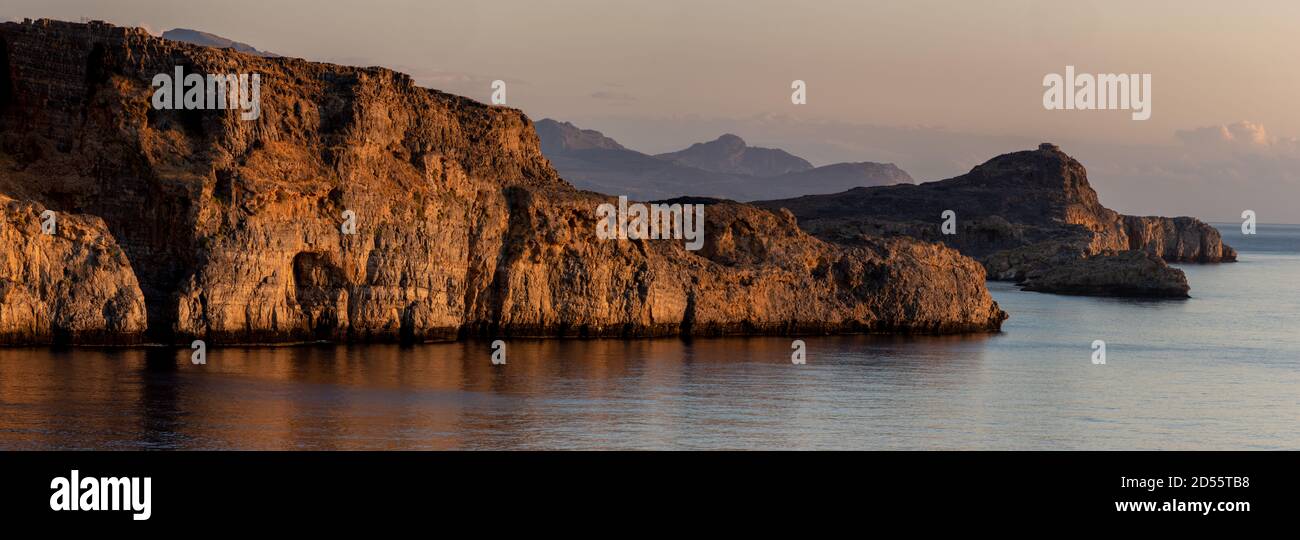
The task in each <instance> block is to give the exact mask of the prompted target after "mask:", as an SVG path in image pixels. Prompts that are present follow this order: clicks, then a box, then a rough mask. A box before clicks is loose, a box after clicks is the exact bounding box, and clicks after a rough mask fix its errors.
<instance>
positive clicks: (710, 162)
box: [655, 133, 813, 176]
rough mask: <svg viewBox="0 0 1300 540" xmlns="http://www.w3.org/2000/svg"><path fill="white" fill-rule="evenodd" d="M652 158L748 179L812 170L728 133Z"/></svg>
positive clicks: (802, 161) (809, 165) (792, 158)
mask: <svg viewBox="0 0 1300 540" xmlns="http://www.w3.org/2000/svg"><path fill="white" fill-rule="evenodd" d="M655 157H657V158H659V159H665V160H668V161H672V162H674V163H677V164H679V165H686V166H688V167H695V168H698V169H704V170H706V171H713V172H720V173H728V174H743V175H748V176H777V175H782V174H787V173H792V172H801V171H806V170H808V169H811V168H813V166H812V163H808V161H807V160H805V159H803V158H801V157H798V156H794V155H791V154H790V153H789V152H786V151H785V150H777V149H773V148H759V147H756V146H749V145H748V144H745V140H744V139H742V138H740V137H738V136H736V135H732V134H730V133H727V134H725V135H723V136H721V137H718V138H717V139H715V140H712V141H709V142H704V143H695V144H692V145H691V146H690V147H689V148H687V149H685V150H678V151H676V152H669V153H665V154H659V155H656V156H655Z"/></svg>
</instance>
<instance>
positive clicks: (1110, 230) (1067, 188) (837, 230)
mask: <svg viewBox="0 0 1300 540" xmlns="http://www.w3.org/2000/svg"><path fill="white" fill-rule="evenodd" d="M756 204H758V205H759V206H764V207H768V208H787V209H789V210H791V211H792V212H793V213H794V214H795V215H796V216H797V217H798V218H799V222H800V223H801V224H802V225H803V226H804V227H805V228H807V229H808V230H810V231H811V232H813V233H815V234H817V235H818V236H820V237H822V238H826V239H829V240H841V239H842V238H843V237H845V236H849V237H852V236H855V235H858V234H864V233H865V234H872V235H902V236H909V237H915V238H921V239H925V240H930V241H935V242H943V243H944V244H947V245H949V246H952V247H954V248H957V249H958V250H960V251H961V252H962V253H964V254H966V255H969V256H971V257H975V258H976V259H978V260H980V261H981V262H982V263H983V264H984V265H985V267H986V269H987V271H988V273H989V275H990V276H992V277H993V278H995V279H1006V280H1015V281H1025V280H1026V279H1028V278H1029V277H1031V276H1034V275H1043V274H1044V272H1046V271H1047V270H1049V269H1050V268H1052V267H1055V266H1059V265H1061V264H1065V263H1070V264H1071V265H1072V266H1071V267H1072V268H1076V269H1077V268H1079V265H1087V264H1090V263H1077V264H1076V263H1075V261H1080V260H1087V259H1094V258H1105V257H1112V256H1116V255H1118V254H1121V253H1122V252H1125V251H1129V250H1135V251H1140V252H1144V253H1146V254H1148V255H1151V256H1152V257H1155V258H1156V260H1155V262H1154V263H1152V262H1151V261H1149V260H1147V257H1127V256H1125V257H1120V258H1118V259H1116V260H1115V261H1110V262H1107V263H1105V264H1095V265H1093V266H1092V270H1093V271H1092V272H1090V274H1091V275H1092V277H1090V278H1089V279H1090V281H1089V284H1088V286H1087V287H1077V288H1073V289H1070V290H1069V291H1067V290H1065V289H1064V288H1063V289H1062V290H1061V291H1060V292H1078V291H1088V294H1105V291H1107V290H1108V288H1107V287H1106V284H1105V283H1104V280H1103V279H1102V278H1101V277H1100V276H1104V275H1110V276H1111V279H1113V281H1112V282H1111V283H1110V285H1111V286H1112V287H1111V288H1110V290H1114V291H1116V293H1115V294H1136V293H1135V291H1136V292H1141V291H1162V292H1160V293H1154V294H1153V295H1155V296H1176V294H1167V293H1166V292H1163V291H1170V290H1178V289H1179V288H1183V289H1185V287H1180V286H1179V285H1178V284H1177V283H1176V282H1178V281H1182V284H1181V285H1185V284H1186V278H1185V277H1184V276H1183V275H1182V272H1178V271H1177V270H1176V269H1173V268H1170V267H1168V265H1167V264H1165V263H1166V262H1227V261H1234V260H1236V256H1237V255H1236V252H1235V251H1233V249H1232V248H1231V247H1229V246H1227V245H1226V244H1224V243H1223V239H1222V238H1221V237H1220V235H1219V233H1218V231H1217V230H1215V229H1214V228H1213V227H1211V226H1209V225H1207V224H1205V223H1202V222H1201V221H1199V220H1196V219H1195V218H1190V217H1178V218H1164V217H1134V216H1125V215H1121V214H1119V213H1117V212H1115V211H1113V210H1110V209H1108V208H1106V207H1104V206H1102V205H1101V203H1100V201H1099V200H1098V198H1097V193H1096V191H1094V190H1093V189H1092V186H1091V185H1090V184H1089V183H1088V174H1087V171H1086V170H1085V169H1084V167H1083V165H1082V164H1080V163H1079V162H1078V161H1076V160H1075V159H1074V158H1071V157H1070V156H1068V155H1066V154H1065V153H1064V152H1062V151H1061V150H1060V148H1057V147H1056V146H1055V145H1051V144H1043V145H1041V146H1040V147H1039V148H1038V149H1037V150H1030V151H1024V152H1014V153H1010V154H1005V155H1002V156H998V157H995V158H993V159H991V160H989V161H988V162H985V163H984V164H982V165H979V166H977V167H975V168H974V169H972V170H971V171H970V172H969V173H967V174H965V175H962V176H958V177H956V178H951V179H948V180H942V181H938V182H928V183H924V184H919V185H895V186H883V187H871V188H858V189H854V190H850V191H847V192H844V193H839V194H835V195H818V196H808V197H800V198H796V199H785V200H779V201H766V202H760V203H756ZM948 210H951V211H953V212H954V213H955V215H956V219H957V230H956V231H955V234H950V235H945V234H942V231H941V230H940V224H941V223H942V222H943V220H944V218H943V215H944V212H945V211H948ZM1094 262H1095V263H1100V262H1101V261H1094ZM1124 265H1136V266H1134V267H1132V268H1128V269H1127V270H1125V271H1122V272H1115V271H1113V270H1115V269H1118V268H1120V267H1122V266H1124ZM1053 275H1060V274H1059V273H1053ZM1135 279H1136V280H1139V281H1140V283H1139V282H1134V281H1133V280H1135ZM1057 282H1060V283H1063V282H1062V281H1060V280H1052V283H1057ZM1171 283H1173V284H1174V285H1172V286H1171ZM1050 289H1051V287H1050V286H1049V285H1048V284H1046V283H1045V282H1042V281H1040V282H1039V283H1038V284H1037V285H1036V287H1034V290H1042V291H1049V290H1050Z"/></svg>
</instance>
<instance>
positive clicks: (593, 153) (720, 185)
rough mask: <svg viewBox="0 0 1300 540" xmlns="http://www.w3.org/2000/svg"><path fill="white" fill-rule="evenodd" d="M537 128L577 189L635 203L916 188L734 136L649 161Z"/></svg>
mask: <svg viewBox="0 0 1300 540" xmlns="http://www.w3.org/2000/svg"><path fill="white" fill-rule="evenodd" d="M536 126H537V136H538V137H539V138H540V139H541V148H542V153H543V154H544V155H545V156H546V157H547V158H548V159H550V160H551V164H552V165H553V166H554V167H555V169H556V170H557V171H559V173H560V175H561V176H563V177H564V178H565V179H566V180H568V181H569V182H571V183H573V185H575V186H577V187H580V188H582V189H590V190H593V191H599V192H601V193H607V194H613V195H627V196H629V197H632V198H634V199H642V200H650V199H667V198H672V197H678V196H683V195H691V196H705V197H719V198H724V199H734V200H739V201H750V200H757V199H769V198H788V197H798V196H800V195H815V194H826V193H838V192H841V191H846V190H849V189H852V188H855V187H864V186H882V185H890V184H903V183H905V184H910V183H913V181H912V177H911V176H909V175H908V174H907V173H906V172H904V171H903V170H902V169H899V168H898V167H895V166H894V165H893V164H890V163H871V162H863V163H836V164H833V165H826V166H823V167H813V166H812V164H811V163H809V162H808V161H806V160H804V159H803V158H800V157H798V156H795V155H792V154H790V153H788V152H786V151H784V150H778V149H772V148H757V147H752V146H749V145H747V144H746V143H745V141H744V139H741V138H740V137H737V136H735V135H731V134H727V135H723V136H721V137H719V138H718V139H716V140H714V141H710V142H707V143H698V144H694V145H691V146H690V147H688V148H687V149H685V150H682V151H679V152H670V153H666V154H659V155H657V156H652V155H649V154H644V153H641V152H637V151H635V150H630V149H627V148H625V147H624V146H623V145H621V144H619V143H618V142H617V141H615V140H614V139H611V138H609V137H606V136H605V135H604V134H602V133H601V132H599V131H595V130H590V129H581V128H578V127H577V126H575V125H573V124H571V123H569V122H558V121H555V120H551V119H549V118H547V119H542V120H539V121H538V122H537V123H536Z"/></svg>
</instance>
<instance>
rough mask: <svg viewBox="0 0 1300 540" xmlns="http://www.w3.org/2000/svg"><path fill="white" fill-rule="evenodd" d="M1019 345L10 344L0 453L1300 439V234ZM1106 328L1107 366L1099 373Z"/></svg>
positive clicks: (1006, 294) (1086, 307) (1, 394)
mask: <svg viewBox="0 0 1300 540" xmlns="http://www.w3.org/2000/svg"><path fill="white" fill-rule="evenodd" d="M1220 229H1221V230H1222V231H1223V232H1224V237H1225V239H1226V240H1227V241H1228V242H1229V243H1230V244H1231V245H1232V246H1234V247H1236V248H1237V249H1238V250H1239V251H1240V252H1241V256H1240V262H1238V263H1235V264H1212V265H1180V267H1181V268H1182V269H1183V270H1184V271H1186V272H1187V276H1188V279H1189V280H1190V282H1191V286H1192V292H1191V294H1192V298H1190V299H1187V300H1163V301H1144V300H1132V299H1106V298H1086V297H1070V296H1057V295H1048V294H1041V293H1029V292H1022V291H1019V290H1017V289H1016V288H1015V287H1014V286H1013V285H1010V284H1006V283H990V284H989V286H990V288H991V289H992V291H993V295H994V296H995V297H996V299H997V300H998V302H999V303H1000V304H1001V305H1002V307H1003V309H1005V310H1007V311H1008V312H1009V313H1010V314H1011V318H1010V320H1008V321H1007V322H1006V324H1005V326H1004V327H1003V331H1002V333H1000V334H995V335H976V336H955V337H953V336H950V337H893V336H844V337H805V338H802V339H803V340H804V341H805V342H806V344H807V363H806V364H804V365H795V364H793V363H792V362H791V360H790V355H791V340H792V338H780V337H772V338H734V339H733V338H725V339H694V340H690V341H685V340H681V339H653V340H635V341H624V340H583V341H556V340H512V341H510V342H509V343H508V344H507V347H506V353H507V356H506V361H507V362H506V365H504V366H493V365H492V363H491V355H492V349H491V348H490V345H489V344H488V343H486V342H464V343H449V344H431V345H416V346H398V345H364V346H297V347H262V348H243V347H240V348H212V349H209V350H208V357H207V364H206V365H193V364H191V363H190V351H189V350H188V349H185V350H177V349H164V348H131V349H82V348H69V349H58V350H51V349H48V348H20V349H0V449H124V450H125V449H257V450H261V449H286V450H287V449H309V450H344V449H781V450H784V449H1061V450H1068V449H1300V226H1292V225H1260V226H1259V229H1258V234H1256V235H1255V236H1250V237H1243V236H1242V234H1241V231H1240V229H1239V225H1237V224H1226V225H1222V226H1220ZM1094 340H1103V341H1105V344H1106V363H1105V364H1095V363H1094V362H1093V356H1094V350H1093V342H1094Z"/></svg>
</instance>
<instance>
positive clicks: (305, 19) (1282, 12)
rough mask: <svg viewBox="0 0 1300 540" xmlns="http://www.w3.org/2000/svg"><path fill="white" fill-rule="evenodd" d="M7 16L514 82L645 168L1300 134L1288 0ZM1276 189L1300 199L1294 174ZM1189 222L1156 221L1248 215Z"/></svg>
mask: <svg viewBox="0 0 1300 540" xmlns="http://www.w3.org/2000/svg"><path fill="white" fill-rule="evenodd" d="M0 17H8V18H18V19H21V18H23V17H33V18H35V17H53V18H61V19H70V20H78V19H80V18H83V17H85V18H91V19H104V20H108V21H110V22H114V23H116V24H123V25H146V26H147V27H148V28H150V29H151V30H152V31H153V32H155V33H160V32H162V31H163V30H167V29H171V28H175V27H186V28H194V29H199V30H203V31H207V32H212V33H215V34H219V35H222V36H225V37H228V38H231V39H235V40H239V41H244V42H247V43H249V44H252V45H254V46H256V47H258V48H261V49H264V50H270V51H274V52H277V53H281V54H285V55H290V56H300V57H304V58H308V59H312V60H322V61H335V62H340V63H354V64H363V65H384V66H388V67H393V68H395V69H398V70H401V71H406V72H408V73H411V74H412V75H413V76H414V77H415V78H416V80H417V81H419V82H421V83H422V84H425V85H427V86H433V87H437V88H440V89H444V90H448V91H452V92H455V93H460V94H464V95H469V96H470V97H474V98H477V99H480V100H484V101H486V100H487V99H488V96H489V95H490V87H489V85H490V82H491V81H492V80H493V79H503V80H506V81H507V82H509V83H510V85H509V88H508V96H509V105H511V106H515V107H519V108H522V109H523V110H524V111H525V112H527V113H528V114H529V115H530V116H532V117H533V118H544V117H553V118H559V119H567V120H573V121H575V122H576V123H579V124H580V125H582V126H583V127H591V128H594V129H600V130H602V131H605V132H606V133H607V134H609V135H611V136H613V137H615V138H616V139H618V140H619V141H620V142H623V143H624V144H626V145H628V146H630V147H633V148H636V149H639V150H643V151H647V152H661V151H668V150H673V149H677V148H681V147H684V146H686V145H687V144H689V143H691V142H695V141H696V140H698V139H700V138H702V137H709V138H711V136H716V135H717V133H713V134H711V135H710V133H709V130H710V129H713V126H715V125H720V124H726V123H727V122H733V121H740V120H745V119H753V118H755V117H760V118H761V117H768V116H784V117H786V121H791V122H796V123H812V124H817V123H821V122H827V121H834V122H837V123H846V124H862V125H872V126H887V127H890V128H909V129H911V128H916V127H941V128H942V129H943V130H944V131H946V132H957V133H964V134H971V136H973V137H989V138H993V140H1005V139H1006V138H1012V139H1015V140H1016V141H1017V142H1016V143H1015V144H1016V145H1017V146H1015V147H1009V148H1005V149H1002V147H1001V146H997V145H996V144H994V145H992V146H991V147H992V148H995V149H1002V150H1001V151H1009V150H1014V149H1018V145H1019V144H1020V142H1019V139H1020V138H1024V139H1025V140H1031V141H1033V140H1044V141H1047V140H1050V141H1057V142H1062V141H1064V142H1066V143H1070V142H1073V143H1076V145H1115V144H1123V145H1157V146H1165V147H1179V145H1181V144H1183V142H1184V141H1181V140H1180V138H1179V137H1178V136H1177V135H1176V133H1177V132H1178V130H1189V129H1195V128H1205V127H1210V126H1223V125H1230V124H1233V123H1236V122H1242V121H1248V122H1251V123H1253V124H1254V125H1259V126H1262V127H1263V128H1264V129H1266V130H1267V133H1268V136H1269V137H1280V138H1282V139H1287V138H1289V137H1295V136H1297V135H1300V107H1298V106H1296V105H1295V101H1294V100H1295V97H1294V94H1295V89H1296V88H1300V67H1298V66H1300V64H1297V59H1300V41H1297V39H1296V37H1295V34H1296V28H1300V2H1295V1H1284V0H1277V1H1244V2H1222V1H1210V0H1190V1H1189V0H1182V1H1173V0H1170V1H1157V0H1144V1H1138V2H1135V1H1132V0H1128V1H1091V2H1089V1H1078V0H1076V1H1070V2H1054V1H1050V2H1049V1H1042V0H1003V1H979V2H971V1H936V0H901V1H882V2H870V1H861V0H859V1H839V0H804V1H770V0H744V1H731V0H696V1H679V0H655V1H644V0H643V1H635V2H632V1H621V0H567V1H547V2H540V1H530V0H496V1H486V2H485V1H454V2H440V1H428V0H364V1H362V0H355V1H354V0H337V1H328V0H276V1H267V0H257V1H251V0H224V1H222V2H206V1H204V2H200V1H177V0H171V1H167V0H116V1H112V2H105V1H91V0H8V1H6V2H5V5H4V6H3V7H0ZM1067 64H1070V65H1074V66H1076V67H1077V69H1078V71H1080V72H1089V73H1098V72H1105V73H1151V74H1152V76H1153V106H1152V111H1153V114H1152V117H1151V119H1150V120H1148V121H1133V120H1131V119H1130V116H1129V113H1128V112H1127V111H1047V110H1044V109H1043V106H1042V95H1043V87H1042V79H1043V76H1044V75H1045V74H1047V73H1060V72H1062V71H1063V70H1064V68H1065V66H1066V65H1067ZM793 79H802V80H805V81H807V83H808V96H809V97H808V99H809V103H808V104H807V105H805V106H794V105H792V104H791V103H790V99H789V97H790V82H791V80H793ZM669 119H675V120H674V121H673V122H669V121H668V120H669ZM674 122H675V123H674ZM741 125H742V126H743V124H741ZM691 126H694V127H691ZM763 133H767V134H763ZM791 133H793V131H787V132H775V131H772V132H759V131H758V130H755V132H754V133H741V135H742V136H745V137H746V138H748V139H749V140H750V142H751V143H756V144H767V145H772V146H776V145H785V146H798V145H800V144H801V143H806V144H804V146H806V147H807V148H806V149H805V150H804V152H805V153H811V154H813V155H810V156H808V157H809V158H810V159H811V160H812V161H814V162H815V163H821V162H826V161H834V160H847V159H857V160H881V161H886V160H893V161H898V162H900V165H903V166H904V167H905V168H909V169H910V170H911V171H912V172H913V175H914V176H917V177H918V178H922V179H932V178H931V177H932V176H942V175H945V174H949V173H951V174H957V173H960V172H963V171H961V170H953V169H960V168H962V167H967V166H969V165H973V164H974V163H970V164H967V163H966V162H967V161H971V160H982V159H986V158H987V157H992V156H991V155H989V156H981V155H980V152H983V151H984V150H983V147H982V146H978V145H977V147H978V148H979V149H978V150H971V152H972V155H971V156H953V155H951V151H950V150H947V149H942V148H941V149H936V150H935V151H936V152H937V151H948V152H949V154H946V155H942V156H941V155H934V156H927V155H922V154H918V153H916V152H919V151H913V150H910V149H890V148H884V147H883V145H879V144H877V145H875V146H868V147H864V146H863V145H861V144H858V143H856V142H855V141H838V140H830V139H833V138H834V137H832V136H826V137H824V138H825V139H827V140H821V141H817V142H815V143H814V142H812V141H807V140H806V138H804V139H801V138H799V137H796V136H794V135H792V134H791ZM837 144H838V145H840V146H838V147H836V146H835V145H837ZM828 145H829V147H833V148H832V149H830V150H827V148H828ZM835 148H838V150H836V149H835ZM1065 149H1066V150H1067V151H1070V150H1071V148H1069V147H1066V148H1065ZM1270 151H1271V150H1270ZM836 152H839V153H836ZM873 152H874V153H876V154H879V155H865V154H873ZM819 153H820V154H819ZM1085 153H1087V151H1086V150H1085ZM892 154H898V155H899V156H900V157H896V158H895V157H894V156H893V155H892ZM1094 155H1095V157H1094V158H1093V159H1094V160H1104V159H1109V158H1108V156H1107V155H1103V154H1102V153H1100V152H1096V153H1094ZM975 156H980V157H978V158H977V157H975ZM940 158H942V159H946V160H947V161H950V162H952V164H951V165H946V164H941V163H939V162H938V161H935V160H937V159H940ZM909 160H910V161H909ZM976 162H977V161H976ZM1085 164H1086V165H1101V166H1102V167H1103V168H1104V167H1107V166H1111V167H1114V168H1118V169H1131V167H1128V166H1126V165H1122V164H1119V165H1116V164H1108V163H1105V162H1100V163H1098V162H1097V161H1094V162H1093V163H1089V162H1085ZM1283 170H1289V169H1286V167H1283ZM1135 174H1136V173H1135ZM1270 174H1271V173H1270ZM1263 181H1268V179H1264V180H1263ZM1103 182H1104V181H1103ZM1287 182H1289V183H1287ZM1283 184H1285V189H1294V190H1296V191H1297V192H1300V185H1296V184H1300V180H1297V179H1296V178H1294V177H1292V178H1290V179H1289V180H1286V182H1283ZM1152 189H1156V188H1155V187H1153V188H1152ZM1161 189H1163V188H1161ZM1279 189H1283V188H1279ZM1283 192H1284V193H1288V194H1289V193H1291V192H1290V191H1283ZM1134 194H1135V195H1134V196H1138V197H1139V198H1141V196H1143V194H1144V192H1142V191H1141V190H1137V191H1134ZM1150 194H1151V193H1146V195H1150ZM1124 196H1125V197H1127V195H1124ZM1152 199H1153V200H1154V197H1152ZM1143 204H1147V203H1145V202H1144V203H1143ZM1240 204H1246V202H1243V203H1240ZM1121 206H1122V205H1121ZM1187 208H1188V210H1182V207H1175V208H1170V209H1166V210H1165V211H1169V210H1177V211H1187V212H1189V213H1190V212H1198V213H1201V214H1211V215H1212V217H1213V216H1233V215H1236V214H1237V213H1239V211H1236V210H1233V209H1232V208H1208V207H1205V206H1195V205H1192V206H1187ZM1279 209H1281V208H1279ZM1291 212H1292V214H1296V212H1295V211H1291ZM1274 214H1275V215H1276V214H1277V213H1276V212H1275V213H1274ZM1296 220H1300V215H1296V219H1292V221H1296Z"/></svg>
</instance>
